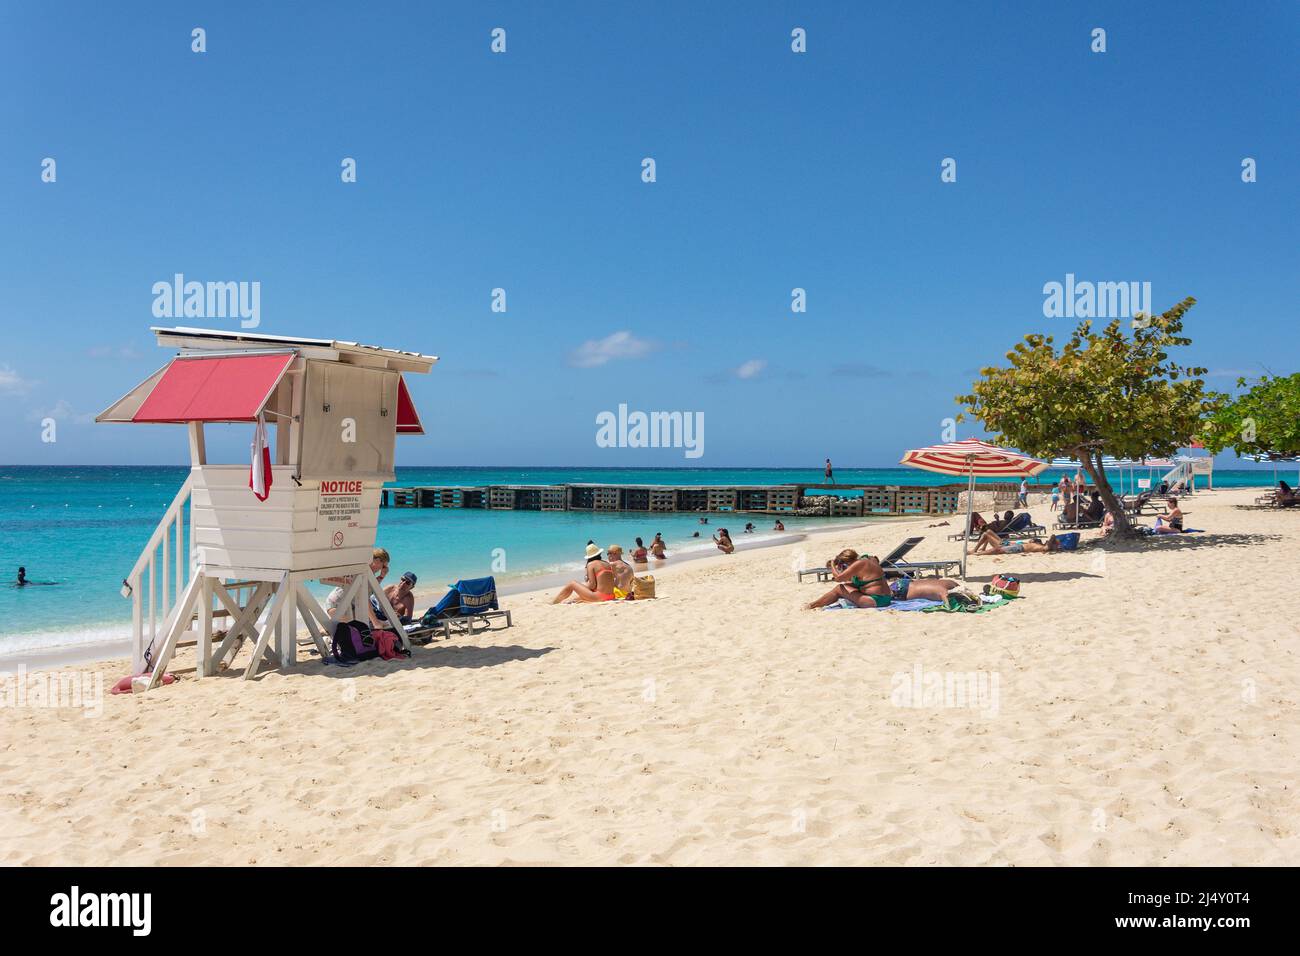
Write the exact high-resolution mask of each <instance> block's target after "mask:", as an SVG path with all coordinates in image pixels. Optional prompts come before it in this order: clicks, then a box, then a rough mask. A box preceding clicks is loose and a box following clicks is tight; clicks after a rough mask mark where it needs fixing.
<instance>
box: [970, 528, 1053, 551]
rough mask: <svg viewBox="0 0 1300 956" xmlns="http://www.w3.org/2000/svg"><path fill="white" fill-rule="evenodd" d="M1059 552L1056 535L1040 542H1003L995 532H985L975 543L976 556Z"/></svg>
mask: <svg viewBox="0 0 1300 956" xmlns="http://www.w3.org/2000/svg"><path fill="white" fill-rule="evenodd" d="M1060 550H1061V542H1060V541H1059V540H1057V537H1056V535H1052V536H1051V537H1050V538H1048V539H1047V541H1046V543H1044V542H1042V541H1003V540H1002V539H1001V538H999V537H998V535H997V532H996V531H989V530H985V532H984V533H983V534H982V535H980V539H979V540H978V541H976V542H975V553H976V554H1048V553H1051V554H1055V553H1056V552H1057V551H1060Z"/></svg>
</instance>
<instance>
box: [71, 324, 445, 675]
mask: <svg viewBox="0 0 1300 956" xmlns="http://www.w3.org/2000/svg"><path fill="white" fill-rule="evenodd" d="M151 331H153V332H154V334H155V335H156V336H157V339H158V344H159V345H160V346H163V347H165V348H167V347H171V348H175V349H177V350H178V352H177V354H176V356H175V357H174V358H173V359H172V360H171V361H170V362H168V363H167V364H166V365H165V366H163V367H162V368H160V369H159V370H158V371H156V372H154V374H153V375H151V376H149V377H148V378H147V379H145V380H144V381H143V382H141V383H140V384H139V385H137V386H136V387H135V388H133V389H132V390H131V391H130V392H128V393H127V394H126V395H125V396H123V397H122V398H120V399H119V400H118V401H116V402H114V403H113V405H111V406H110V407H109V408H108V409H107V410H106V411H104V412H103V413H102V414H100V415H99V416H97V417H96V419H95V420H96V421H97V422H132V423H136V424H178V425H185V426H186V428H187V429H188V432H189V448H190V474H189V477H188V478H186V480H185V483H184V484H183V485H182V486H181V489H180V491H179V492H178V493H177V495H176V497H175V499H174V500H173V501H172V503H171V505H170V507H169V508H168V509H167V513H166V514H165V515H164V516H163V518H162V521H160V522H159V524H158V527H157V529H156V530H155V531H154V533H153V537H152V538H150V540H149V543H148V544H147V545H145V548H144V550H143V551H142V552H141V554H140V557H139V559H138V560H137V561H136V564H135V567H134V568H132V569H131V571H130V573H129V574H127V576H126V577H125V578H124V579H123V582H122V593H123V595H124V596H126V597H129V598H131V601H132V608H133V613H132V638H133V645H132V648H133V650H132V667H133V673H136V674H140V673H142V672H146V671H147V672H148V682H147V687H150V688H152V687H154V686H156V685H157V683H158V681H159V680H160V679H161V677H162V674H163V673H164V672H165V670H166V669H167V665H168V663H169V662H170V661H171V658H172V655H173V654H174V653H175V651H176V648H177V646H178V645H179V644H181V643H183V642H182V638H183V637H186V636H188V637H189V638H190V639H192V640H193V642H194V644H195V646H196V647H197V662H198V663H197V672H196V673H197V676H198V677H204V676H207V675H210V674H213V673H216V672H217V670H219V669H222V668H223V667H224V666H226V664H227V657H228V656H230V657H231V658H232V659H233V656H234V654H237V653H238V651H239V648H240V647H241V646H242V644H243V643H244V642H245V640H247V641H251V642H252V647H253V650H252V656H251V658H250V660H249V661H248V664H247V666H246V667H245V669H244V678H245V679H248V678H251V677H253V676H254V675H255V674H256V673H257V671H258V668H259V667H260V666H261V664H262V663H263V660H264V659H265V660H267V661H268V662H269V663H271V664H272V665H273V666H276V665H279V666H286V667H287V666H290V665H292V664H294V663H295V661H296V655H297V640H296V637H297V632H298V620H299V618H301V620H302V622H303V624H304V625H305V626H306V628H307V630H308V631H309V632H310V634H311V636H312V638H313V640H314V641H315V643H316V647H317V649H318V650H319V651H320V653H321V655H322V656H324V655H327V654H328V653H329V648H328V644H327V642H328V637H329V635H330V634H331V632H332V628H333V622H332V621H331V620H330V619H329V617H328V616H327V615H326V613H325V612H324V610H322V609H321V607H320V605H319V603H317V601H316V599H315V597H314V596H313V595H312V593H311V592H310V591H309V590H308V589H307V586H306V584H307V582H308V581H312V580H316V579H321V578H348V579H350V584H349V585H348V586H347V588H346V593H345V594H344V596H343V599H342V600H341V601H340V602H339V606H340V607H349V606H350V605H351V602H352V600H353V598H354V597H356V596H357V595H358V593H361V594H366V592H368V593H369V594H372V595H374V596H375V598H376V599H377V600H378V602H379V605H380V607H381V608H382V609H383V611H384V613H385V614H386V615H387V616H388V617H389V618H390V619H391V620H392V621H394V622H396V621H397V619H398V617H397V614H396V612H395V611H394V610H393V608H392V605H391V604H390V603H389V602H388V599H387V598H386V597H385V595H384V593H383V590H382V588H381V587H380V586H379V582H378V581H377V580H376V579H375V576H374V574H373V573H372V572H371V570H370V560H371V552H372V550H373V549H374V547H375V532H376V529H377V526H378V523H379V499H380V489H381V487H382V486H383V483H384V482H385V481H391V480H392V479H393V476H394V473H393V457H394V451H395V444H396V438H397V436H398V435H411V434H415V435H418V434H423V432H424V429H423V428H422V426H421V424H420V417H419V414H418V413H417V412H416V410H415V405H414V403H413V402H412V401H411V396H410V393H409V392H408V391H407V388H406V382H405V381H404V380H403V378H402V376H403V375H404V374H405V373H408V372H419V373H426V372H428V371H429V369H430V368H432V367H433V364H434V363H435V362H437V361H438V359H437V357H436V356H432V355H421V354H419V353H416V352H402V351H398V350H395V349H385V348H378V347H376V346H370V345H358V344H357V343H355V342H337V341H333V340H330V339H307V338H292V337H286V336H278V335H256V334H251V333H247V332H242V331H216V330H211V329H189V328H174V329H167V328H154V329H152V330H151ZM216 422H242V423H246V424H248V425H249V433H248V434H249V438H250V439H253V438H254V435H255V428H256V426H257V425H258V423H259V422H266V423H267V424H268V426H269V427H268V428H267V444H268V445H270V444H272V442H271V438H272V437H273V438H274V442H273V445H274V448H273V451H272V452H271V462H272V465H271V468H270V470H269V474H267V475H266V479H267V483H268V484H269V489H267V490H266V497H265V500H262V499H260V498H259V496H258V495H256V494H255V493H254V490H253V489H252V488H251V487H250V480H251V479H250V472H251V470H252V469H251V466H250V463H249V461H243V462H240V463H236V464H212V463H210V462H209V461H208V458H207V452H206V449H205V444H204V427H205V426H206V425H208V424H210V423H216ZM254 454H256V451H255V450H254ZM160 591H161V601H160V600H159V592H160ZM367 596H368V595H367ZM214 602H215V603H214ZM214 616H216V617H218V618H225V619H226V621H225V623H226V627H225V635H224V638H223V639H222V640H221V641H220V643H219V644H218V646H217V647H216V648H215V649H214V648H213V646H212V645H213V618H214ZM398 633H399V635H400V636H401V639H402V642H403V643H404V644H405V643H406V635H405V633H404V632H403V631H402V629H401V628H400V627H399V628H398Z"/></svg>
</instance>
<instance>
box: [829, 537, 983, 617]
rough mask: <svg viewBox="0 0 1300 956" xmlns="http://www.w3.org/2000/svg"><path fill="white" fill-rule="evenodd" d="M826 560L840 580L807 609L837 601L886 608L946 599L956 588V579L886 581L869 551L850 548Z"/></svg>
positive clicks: (835, 577)
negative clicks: (863, 552)
mask: <svg viewBox="0 0 1300 956" xmlns="http://www.w3.org/2000/svg"><path fill="white" fill-rule="evenodd" d="M829 563H830V567H831V570H832V571H834V572H835V573H834V574H833V575H832V576H831V579H832V580H834V581H840V582H843V583H841V584H837V585H836V586H835V587H833V588H832V589H831V590H829V591H827V592H826V593H825V594H823V595H822V596H821V597H819V598H818V599H817V600H815V601H813V602H811V603H810V604H807V605H805V609H806V610H809V611H813V610H816V609H817V608H822V607H826V606H827V605H830V604H834V603H835V602H836V601H840V600H845V601H849V602H850V603H852V604H856V605H857V606H858V607H889V605H890V604H892V603H893V602H894V601H910V600H914V599H916V598H926V599H928V600H931V601H946V600H947V599H948V592H949V591H951V590H952V589H953V588H955V587H957V582H956V581H954V580H953V579H952V578H930V579H926V580H920V579H916V578H907V577H898V578H895V579H894V580H893V581H888V580H886V578H885V569H884V568H882V567H881V566H880V562H879V561H878V560H877V559H876V558H873V557H872V556H871V555H869V554H867V555H862V556H861V557H859V555H858V553H857V552H856V551H854V550H853V549H852V548H849V549H846V550H844V551H841V552H840V553H839V554H837V555H836V556H835V557H834V558H833V559H831V561H830V562H829Z"/></svg>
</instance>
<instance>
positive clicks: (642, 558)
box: [632, 532, 698, 564]
mask: <svg viewBox="0 0 1300 956" xmlns="http://www.w3.org/2000/svg"><path fill="white" fill-rule="evenodd" d="M697 533H698V532H697ZM649 561H650V552H649V551H647V550H646V547H645V542H643V541H642V540H641V539H640V538H637V539H636V547H635V548H633V549H632V563H633V564H648V563H649Z"/></svg>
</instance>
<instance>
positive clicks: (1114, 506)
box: [1078, 448, 1135, 537]
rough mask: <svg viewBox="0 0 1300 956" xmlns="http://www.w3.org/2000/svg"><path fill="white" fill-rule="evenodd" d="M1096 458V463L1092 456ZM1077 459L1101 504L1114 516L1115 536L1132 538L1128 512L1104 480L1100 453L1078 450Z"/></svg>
mask: <svg viewBox="0 0 1300 956" xmlns="http://www.w3.org/2000/svg"><path fill="white" fill-rule="evenodd" d="M1094 454H1095V455H1096V456H1097V460H1096V462H1094V461H1093V455H1094ZM1078 457H1079V461H1080V463H1081V464H1082V465H1083V470H1084V471H1085V472H1087V473H1088V477H1089V478H1091V479H1092V484H1093V486H1094V487H1095V488H1096V489H1097V491H1098V492H1100V493H1101V502H1102V504H1104V505H1105V506H1106V510H1107V511H1109V512H1110V513H1111V514H1113V515H1114V516H1115V531H1114V533H1115V535H1116V536H1117V537H1119V536H1123V537H1132V536H1133V535H1134V534H1135V532H1134V530H1133V525H1132V523H1131V522H1130V521H1129V520H1128V512H1126V511H1125V510H1124V506H1123V505H1122V504H1120V501H1119V499H1118V498H1117V497H1116V496H1115V492H1114V490H1113V489H1112V488H1111V487H1110V481H1109V480H1108V479H1107V478H1106V469H1104V468H1103V467H1102V466H1101V458H1102V453H1101V452H1100V451H1097V452H1093V451H1091V450H1090V449H1088V448H1080V449H1078Z"/></svg>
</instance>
